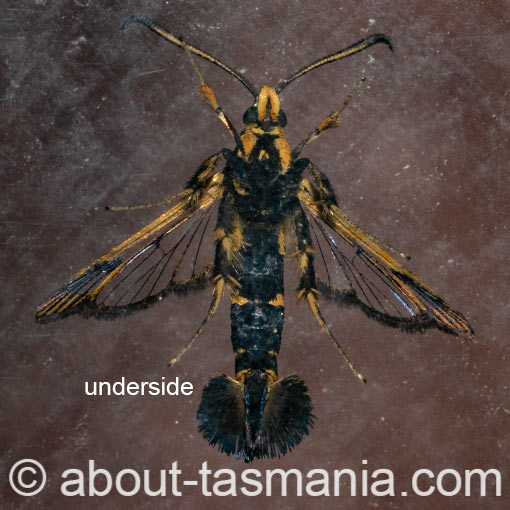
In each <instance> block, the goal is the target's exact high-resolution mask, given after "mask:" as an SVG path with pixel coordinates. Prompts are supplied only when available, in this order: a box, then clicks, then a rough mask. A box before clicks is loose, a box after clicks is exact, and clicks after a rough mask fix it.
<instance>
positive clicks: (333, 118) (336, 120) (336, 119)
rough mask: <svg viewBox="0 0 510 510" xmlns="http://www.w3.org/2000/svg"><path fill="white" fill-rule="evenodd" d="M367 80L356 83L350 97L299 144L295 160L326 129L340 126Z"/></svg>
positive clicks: (295, 152) (293, 157)
mask: <svg viewBox="0 0 510 510" xmlns="http://www.w3.org/2000/svg"><path fill="white" fill-rule="evenodd" d="M365 80H366V78H361V80H360V81H358V83H356V85H354V87H353V88H352V90H351V91H350V92H349V95H348V96H347V98H346V99H345V101H344V102H343V103H342V104H341V105H340V106H339V107H338V108H337V109H336V110H333V111H332V112H331V113H330V114H329V115H328V116H327V117H326V118H325V119H324V120H323V121H322V122H321V123H320V124H319V125H318V126H317V127H316V128H315V129H314V130H313V131H310V133H308V135H307V136H306V137H305V138H304V139H303V140H302V141H301V142H300V143H298V145H296V147H295V148H294V150H293V151H292V159H293V160H294V159H296V158H297V157H298V156H299V154H300V153H301V151H302V150H303V149H304V148H305V146H306V145H308V144H309V143H312V142H314V141H315V140H317V138H319V136H320V135H321V133H322V132H323V131H326V129H330V128H335V127H338V125H339V124H340V114H341V113H342V112H343V111H344V110H345V108H346V107H347V105H348V104H349V103H350V101H351V99H352V98H353V97H354V96H355V95H356V93H357V92H358V90H359V89H360V88H361V86H362V85H363V82H364V81H365Z"/></svg>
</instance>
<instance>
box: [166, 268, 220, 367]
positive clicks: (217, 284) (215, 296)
mask: <svg viewBox="0 0 510 510" xmlns="http://www.w3.org/2000/svg"><path fill="white" fill-rule="evenodd" d="M224 289H225V280H224V279H223V278H221V277H217V278H216V279H215V283H214V290H213V298H212V301H211V304H210V306H209V310H208V312H207V315H206V316H205V318H204V320H203V321H202V323H201V324H200V326H199V328H198V329H197V331H196V333H195V334H194V335H193V337H192V338H191V340H190V341H189V342H188V343H187V344H186V345H185V346H184V347H183V349H182V350H181V351H180V352H179V354H177V356H175V358H173V359H172V360H170V362H169V363H168V366H170V367H173V366H174V365H175V364H176V363H177V362H178V361H179V360H180V359H181V358H182V356H183V355H184V353H185V352H186V351H188V350H189V349H190V348H191V347H192V345H193V344H194V343H195V342H196V340H197V339H198V337H199V336H200V335H201V334H202V332H203V331H204V328H205V326H206V325H207V323H208V322H209V320H210V319H211V318H212V316H213V315H214V314H215V313H216V310H217V309H218V306H219V304H220V302H221V298H222V297H223V291H224Z"/></svg>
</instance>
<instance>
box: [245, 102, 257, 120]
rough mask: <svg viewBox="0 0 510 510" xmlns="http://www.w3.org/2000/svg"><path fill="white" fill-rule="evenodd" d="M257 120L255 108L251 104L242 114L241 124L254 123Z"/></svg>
mask: <svg viewBox="0 0 510 510" xmlns="http://www.w3.org/2000/svg"><path fill="white" fill-rule="evenodd" d="M256 122H257V108H256V107H255V106H252V107H250V108H248V109H247V110H246V111H245V112H244V115H243V124H255V123H256Z"/></svg>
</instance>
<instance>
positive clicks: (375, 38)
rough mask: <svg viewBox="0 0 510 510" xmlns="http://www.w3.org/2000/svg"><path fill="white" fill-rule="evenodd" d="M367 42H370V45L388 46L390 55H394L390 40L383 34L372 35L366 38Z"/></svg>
mask: <svg viewBox="0 0 510 510" xmlns="http://www.w3.org/2000/svg"><path fill="white" fill-rule="evenodd" d="M367 41H370V45H372V44H377V43H384V44H386V45H387V46H388V48H389V49H390V51H391V52H392V53H394V50H393V44H392V43H391V40H390V39H389V37H387V36H386V35H384V34H372V35H370V36H368V37H367Z"/></svg>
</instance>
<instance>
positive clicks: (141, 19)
mask: <svg viewBox="0 0 510 510" xmlns="http://www.w3.org/2000/svg"><path fill="white" fill-rule="evenodd" d="M132 23H140V24H141V25H145V26H149V25H154V23H155V21H154V20H153V19H151V18H148V17H147V16H137V15H136V14H133V15H132V16H129V18H126V19H125V20H124V23H122V26H121V27H120V29H121V31H122V32H124V31H126V30H127V28H128V27H129V25H131V24H132Z"/></svg>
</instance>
